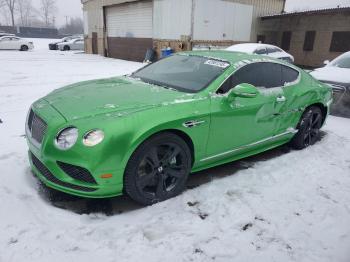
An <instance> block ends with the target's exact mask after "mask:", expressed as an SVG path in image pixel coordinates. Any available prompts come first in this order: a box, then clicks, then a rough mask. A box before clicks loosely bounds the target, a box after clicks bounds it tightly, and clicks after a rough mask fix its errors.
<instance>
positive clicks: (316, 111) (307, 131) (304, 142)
mask: <svg viewBox="0 0 350 262" xmlns="http://www.w3.org/2000/svg"><path fill="white" fill-rule="evenodd" d="M322 122H323V114H322V111H321V109H320V108H319V107H317V106H311V107H309V108H307V109H306V110H305V112H304V114H303V115H302V117H301V120H300V122H299V124H298V130H299V131H298V133H297V134H296V135H295V136H294V137H293V139H292V141H291V145H292V147H294V148H295V149H303V148H306V147H308V146H310V145H313V144H315V143H316V142H317V141H318V140H319V138H320V128H321V126H322Z"/></svg>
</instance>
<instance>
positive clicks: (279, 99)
mask: <svg viewBox="0 0 350 262" xmlns="http://www.w3.org/2000/svg"><path fill="white" fill-rule="evenodd" d="M286 100H287V99H286V97H285V96H278V97H277V98H276V102H277V103H283V102H286Z"/></svg>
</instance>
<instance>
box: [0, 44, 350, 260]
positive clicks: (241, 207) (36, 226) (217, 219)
mask: <svg viewBox="0 0 350 262" xmlns="http://www.w3.org/2000/svg"><path fill="white" fill-rule="evenodd" d="M48 42H49V41H48V40H40V39H39V40H38V39H35V40H34V44H35V46H36V48H35V49H34V50H33V51H31V52H17V51H11V52H10V51H2V52H0V76H1V77H0V119H1V122H0V178H1V180H0V262H11V261H14V262H19V261H20V262H21V261H27V262H31V261H35V262H47V261H51V262H56V261H57V262H58V261H60V262H61V261H66V262H68V261H75V262H78V261H104V262H109V261H118V262H119V261H152V262H153V261H162V262H163V261H170V262H171V261H201V262H202V261H237V262H240V261H242V262H244V261H259V262H261V261H263V262H265V261H267V262H270V261H278V262H280V261H283V262H286V261H298V262H301V261H305V262H310V261H315V262H322V261H329V262H348V261H350V154H349V153H350V120H349V119H343V118H336V117H330V118H329V119H328V123H327V125H326V126H325V128H324V134H323V138H322V140H321V141H320V142H319V143H317V144H316V145H314V146H313V147H310V148H308V149H306V150H303V151H291V150H289V149H288V148H287V147H281V148H278V149H275V150H272V151H269V152H266V153H263V154H260V155H258V156H255V157H251V158H248V159H244V160H242V161H237V162H234V163H231V164H227V165H224V166H220V167H217V168H213V169H210V170H207V171H203V172H200V173H198V174H193V175H192V176H191V178H190V181H189V189H188V190H187V191H186V192H184V193H183V194H182V195H180V196H179V197H176V198H174V199H171V200H168V201H166V202H163V203H159V204H156V205H154V206H150V207H146V208H141V207H139V206H137V205H136V204H134V203H133V202H131V201H130V200H128V199H127V198H125V197H118V198H113V199H107V200H84V199H79V198H75V197H67V196H65V195H63V194H62V195H61V194H58V195H53V194H51V193H50V191H48V190H46V189H45V188H44V187H42V186H41V185H39V184H38V182H37V180H36V179H35V178H34V177H33V176H32V175H31V172H30V170H29V164H28V161H27V147H26V143H25V139H24V137H23V134H24V121H25V117H26V113H27V110H28V107H29V105H30V104H31V103H32V101H34V100H35V99H37V98H39V97H41V96H43V95H45V94H46V93H48V92H50V91H51V90H53V89H55V88H58V87H60V86H63V85H66V84H69V83H72V82H76V81H81V80H87V79H93V78H102V77H109V76H114V75H120V74H125V73H129V72H131V71H133V70H135V69H137V68H139V67H140V66H141V64H139V63H133V62H126V61H121V60H113V59H107V58H103V57H100V56H93V55H86V54H83V53H75V52H60V51H49V50H47V44H48ZM50 197H51V198H50Z"/></svg>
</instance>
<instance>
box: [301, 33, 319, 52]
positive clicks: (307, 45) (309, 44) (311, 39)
mask: <svg viewBox="0 0 350 262" xmlns="http://www.w3.org/2000/svg"><path fill="white" fill-rule="evenodd" d="M315 37H316V31H307V32H306V33H305V40H304V51H312V50H314V43H315Z"/></svg>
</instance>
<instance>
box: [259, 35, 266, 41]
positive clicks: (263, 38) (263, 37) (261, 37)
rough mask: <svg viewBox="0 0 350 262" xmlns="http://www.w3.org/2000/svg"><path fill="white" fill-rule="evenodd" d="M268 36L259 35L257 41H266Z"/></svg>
mask: <svg viewBox="0 0 350 262" xmlns="http://www.w3.org/2000/svg"><path fill="white" fill-rule="evenodd" d="M265 39H266V36H265V35H258V37H257V42H258V43H265Z"/></svg>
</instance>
